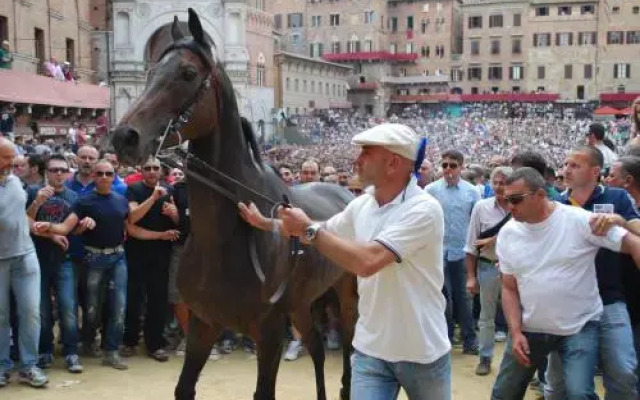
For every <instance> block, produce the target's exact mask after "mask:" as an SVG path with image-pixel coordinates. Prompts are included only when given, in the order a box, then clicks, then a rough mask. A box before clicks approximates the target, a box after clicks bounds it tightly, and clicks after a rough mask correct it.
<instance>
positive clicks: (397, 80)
mask: <svg viewBox="0 0 640 400" xmlns="http://www.w3.org/2000/svg"><path fill="white" fill-rule="evenodd" d="M449 81H450V79H449V76H448V75H429V76H425V75H417V76H384V77H382V79H380V82H381V83H387V84H391V85H420V84H430V83H431V84H438V83H449Z"/></svg>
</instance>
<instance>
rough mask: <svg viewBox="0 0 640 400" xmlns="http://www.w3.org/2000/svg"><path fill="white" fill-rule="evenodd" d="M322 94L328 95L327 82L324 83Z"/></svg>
mask: <svg viewBox="0 0 640 400" xmlns="http://www.w3.org/2000/svg"><path fill="white" fill-rule="evenodd" d="M324 94H326V95H327V96H328V95H329V82H327V83H325V84H324Z"/></svg>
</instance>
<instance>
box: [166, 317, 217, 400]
mask: <svg viewBox="0 0 640 400" xmlns="http://www.w3.org/2000/svg"><path fill="white" fill-rule="evenodd" d="M221 332H222V327H220V326H217V325H216V326H209V325H207V324H206V323H204V322H203V321H202V320H200V319H199V318H198V317H196V316H195V315H193V314H191V318H190V321H189V332H188V333H187V350H186V354H185V357H184V364H183V365H182V372H180V379H179V380H178V385H176V388H175V391H174V395H175V398H176V400H194V399H195V396H196V383H197V382H198V378H199V377H200V372H201V371H202V368H203V367H204V364H205V363H206V362H207V360H208V359H209V355H210V354H211V349H212V348H213V345H214V343H215V342H216V340H217V339H218V337H219V336H220V333H221Z"/></svg>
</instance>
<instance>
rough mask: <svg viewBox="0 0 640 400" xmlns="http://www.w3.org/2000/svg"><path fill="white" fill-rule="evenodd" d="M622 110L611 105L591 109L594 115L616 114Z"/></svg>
mask: <svg viewBox="0 0 640 400" xmlns="http://www.w3.org/2000/svg"><path fill="white" fill-rule="evenodd" d="M621 113H622V112H621V111H620V110H618V109H617V108H613V107H600V108H596V109H595V110H594V111H593V114H594V115H618V114H621Z"/></svg>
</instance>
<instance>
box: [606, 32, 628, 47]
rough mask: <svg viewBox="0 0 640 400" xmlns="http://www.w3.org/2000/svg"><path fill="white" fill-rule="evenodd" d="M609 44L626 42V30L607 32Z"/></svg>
mask: <svg viewBox="0 0 640 400" xmlns="http://www.w3.org/2000/svg"><path fill="white" fill-rule="evenodd" d="M607 44H624V32H622V31H609V32H607Z"/></svg>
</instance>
